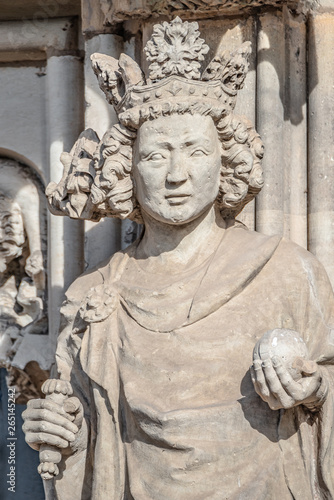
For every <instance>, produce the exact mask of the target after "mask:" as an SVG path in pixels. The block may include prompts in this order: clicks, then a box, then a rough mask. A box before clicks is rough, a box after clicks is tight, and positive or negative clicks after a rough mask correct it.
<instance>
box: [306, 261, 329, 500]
mask: <svg viewBox="0 0 334 500" xmlns="http://www.w3.org/2000/svg"><path fill="white" fill-rule="evenodd" d="M304 269H305V271H306V274H307V281H308V283H309V287H308V294H309V307H308V308H306V310H305V311H303V310H302V313H303V314H304V332H307V333H306V335H307V338H305V341H306V343H307V345H308V348H309V352H310V358H311V359H314V360H315V361H317V363H318V364H319V366H320V369H321V371H322V374H323V378H324V381H323V383H322V387H323V389H324V391H325V390H326V387H327V388H328V393H327V394H325V393H324V392H323V393H322V394H320V397H323V398H324V402H323V403H322V405H321V408H320V409H319V410H318V412H317V423H318V433H317V434H318V435H317V443H316V446H317V447H318V464H317V467H318V475H319V481H320V489H321V492H322V495H323V497H324V498H334V427H333V422H334V294H333V289H332V286H331V284H330V281H329V279H328V276H327V273H326V271H325V269H324V268H323V266H322V264H320V262H319V261H317V260H316V259H315V258H314V257H313V256H311V257H309V259H308V260H306V261H304ZM320 392H321V391H320ZM321 498H322V497H321Z"/></svg>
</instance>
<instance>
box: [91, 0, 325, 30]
mask: <svg viewBox="0 0 334 500" xmlns="http://www.w3.org/2000/svg"><path fill="white" fill-rule="evenodd" d="M100 4H101V9H102V10H103V12H104V14H105V21H104V23H106V22H107V23H110V24H113V23H115V22H121V21H123V20H125V19H129V18H130V19H133V18H142V19H147V18H149V17H151V16H155V17H157V16H175V15H179V16H181V17H182V18H183V19H200V18H201V17H202V18H203V17H214V16H217V15H236V14H239V15H240V14H244V13H250V12H252V11H254V10H258V9H261V8H263V7H264V8H268V7H271V8H277V9H282V7H283V6H285V5H286V6H287V7H289V8H290V9H291V10H294V11H297V12H307V11H308V10H309V9H312V8H316V6H317V2H315V1H313V0H238V1H236V0H223V1H221V0H219V1H217V0H173V1H166V0H154V1H151V0H136V1H133V0H113V2H110V1H109V0H100Z"/></svg>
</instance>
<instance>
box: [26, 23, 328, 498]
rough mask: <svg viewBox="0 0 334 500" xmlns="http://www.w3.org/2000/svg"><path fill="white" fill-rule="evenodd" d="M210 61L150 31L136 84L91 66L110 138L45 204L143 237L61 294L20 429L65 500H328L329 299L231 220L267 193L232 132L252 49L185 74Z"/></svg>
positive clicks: (252, 150)
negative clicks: (54, 342)
mask: <svg viewBox="0 0 334 500" xmlns="http://www.w3.org/2000/svg"><path fill="white" fill-rule="evenodd" d="M269 20H270V18H269V17H266V18H263V19H262V26H264V25H265V23H266V22H268V21H269ZM276 27H277V32H276V30H275V33H274V35H273V37H272V39H271V41H272V43H273V44H274V45H275V48H277V53H276V54H275V51H274V54H273V52H271V53H270V54H269V55H271V56H272V57H271V63H274V64H277V65H278V66H279V63H280V62H281V56H282V47H283V46H282V45H280V44H278V41H279V40H280V35H281V34H282V32H283V30H282V27H281V24H280V22H279V19H278V21H277V26H276ZM260 41H261V43H260V44H259V50H260V51H261V50H262V51H263V52H262V54H261V56H264V52H265V50H266V49H268V48H271V47H267V45H266V44H267V42H268V40H267V39H266V38H265V37H263V39H262V40H260ZM276 44H277V47H276ZM207 52H208V50H207V48H206V46H205V44H204V43H203V41H202V40H201V39H200V38H199V33H198V25H197V23H194V24H189V23H187V22H186V23H182V22H181V20H180V19H179V18H176V19H175V20H174V21H172V23H170V24H168V23H164V24H163V25H162V26H159V27H155V28H154V29H153V35H152V39H151V42H150V43H149V44H148V45H147V53H148V55H149V59H150V62H151V67H150V68H149V72H148V73H147V74H146V77H144V75H142V74H141V73H140V72H139V70H138V67H137V66H136V65H135V64H134V63H130V61H129V60H128V59H127V58H124V57H122V56H121V57H120V58H119V59H118V60H117V59H116V58H114V57H112V56H109V57H108V56H105V55H101V54H96V55H95V56H94V57H92V59H93V65H94V70H95V73H96V75H97V77H98V80H99V84H100V87H101V89H102V90H103V92H104V93H105V95H106V98H107V101H108V102H111V103H112V104H113V105H114V108H115V111H116V113H117V116H118V120H119V121H118V123H117V124H115V125H113V126H112V127H111V128H110V129H109V130H107V131H106V133H105V134H104V136H103V138H102V140H101V141H98V140H97V138H96V134H95V133H94V132H93V131H85V132H84V133H83V134H81V135H80V137H79V139H78V140H77V142H76V143H75V145H74V147H73V148H72V150H71V152H70V153H66V154H65V155H64V154H63V155H62V162H63V165H64V174H63V177H62V179H59V181H58V184H55V183H52V184H51V185H49V188H48V191H47V195H48V200H49V205H50V208H51V210H52V211H53V212H54V213H57V214H59V215H60V214H61V215H67V216H70V217H71V218H77V219H80V218H82V219H88V220H97V219H99V218H100V217H104V216H109V217H117V218H120V219H126V218H130V219H131V220H135V221H141V222H142V223H143V224H144V231H143V233H142V235H141V237H140V238H138V240H137V241H136V242H135V243H134V244H133V245H131V246H130V247H129V248H128V249H127V250H125V251H121V252H117V253H116V254H115V255H114V256H113V257H112V258H110V259H108V260H107V261H106V262H104V263H103V264H101V265H100V266H98V268H96V269H93V270H92V271H90V272H89V273H86V274H84V275H82V276H81V277H80V278H78V279H77V280H75V281H74V283H73V284H72V285H71V287H70V289H69V290H68V293H67V301H66V303H65V304H64V306H63V308H62V313H63V318H64V321H62V322H61V332H60V335H59V338H58V347H57V371H58V378H56V379H50V380H49V381H48V382H47V384H46V385H45V386H44V388H45V392H46V394H47V398H46V400H34V401H31V402H30V403H29V405H28V409H27V410H26V412H25V413H24V418H25V424H24V430H25V432H26V439H27V442H28V443H29V444H30V445H31V446H32V447H33V448H34V449H36V450H39V451H40V459H41V465H40V467H39V472H40V473H41V474H42V477H43V478H44V479H45V480H46V484H47V489H48V491H49V493H50V494H51V491H50V490H51V489H52V482H50V481H49V480H50V479H51V478H56V481H55V487H56V491H57V495H58V498H61V499H62V500H70V499H71V500H75V499H78V500H79V499H83V498H90V499H92V500H107V499H109V498H126V497H130V496H131V498H133V499H135V500H147V499H148V498H150V499H152V500H161V498H172V499H173V500H174V499H175V500H188V499H189V498H191V499H195V498H201V499H202V498H221V495H222V492H224V493H223V494H224V496H225V497H226V498H240V497H243V498H250V499H251V498H257V499H259V500H267V499H268V495H269V496H270V498H273V499H278V498H280V499H282V500H290V499H291V498H295V499H302V500H314V498H319V499H325V498H331V497H332V496H333V495H334V487H333V484H334V482H333V467H332V448H333V446H334V434H333V428H332V421H333V397H334V394H333V393H334V387H333V375H334V369H333V364H334V352H333V340H332V337H333V332H332V330H331V325H332V324H333V320H334V318H333V316H332V315H333V310H334V297H333V293H332V290H331V286H330V283H329V281H328V279H327V277H326V274H325V272H324V270H323V268H322V266H321V265H320V264H319V263H318V261H317V260H316V259H315V258H314V257H313V256H312V255H311V254H309V253H308V252H307V251H306V250H304V249H302V248H301V247H298V246H297V245H294V244H291V243H289V242H287V241H285V240H284V239H281V238H280V237H279V236H264V235H261V234H258V233H255V232H251V231H248V230H247V229H246V228H245V227H243V226H242V225H241V224H239V223H238V222H237V221H236V220H235V216H236V215H237V214H238V213H239V211H240V210H241V209H242V208H243V206H244V205H245V204H246V203H247V202H249V201H250V200H252V199H253V198H254V197H255V195H256V194H257V193H258V192H259V191H260V189H261V187H262V185H263V180H262V170H261V159H262V155H263V145H262V142H261V139H260V137H259V136H258V134H257V133H256V131H255V130H254V128H253V126H252V124H251V123H250V122H249V121H248V120H247V119H246V118H244V117H239V116H237V115H236V114H235V104H236V96H237V93H238V91H239V90H240V88H241V87H242V86H243V83H244V79H245V76H246V73H247V70H248V66H249V55H250V44H249V43H248V42H246V43H243V44H242V45H241V47H240V48H234V50H233V51H231V52H230V51H229V50H226V48H225V50H221V49H220V50H217V51H216V53H215V55H214V57H213V58H212V60H211V61H209V62H208V61H206V64H205V65H204V67H201V64H200V63H201V62H203V59H204V55H205V54H206V53H207ZM276 55H277V57H276ZM259 62H260V64H261V65H262V64H263V66H265V64H264V62H265V61H264V60H263V58H262V60H260V61H259ZM269 69H270V71H268V73H269V75H268V76H269V78H268V80H267V81H266V80H262V82H263V83H264V84H263V87H262V88H263V92H264V93H267V94H269V93H270V91H271V90H272V88H271V87H273V91H274V93H275V94H277V88H278V84H277V83H278V82H277V75H274V72H273V71H272V68H271V67H270V68H269ZM134 78H135V79H136V83H137V85H133V83H134ZM274 111H277V116H276V120H277V121H276V124H279V123H280V119H279V118H280V113H281V107H280V106H277V107H275V108H274ZM266 124H267V125H268V123H267V122H266ZM262 125H263V123H262ZM263 128H264V129H265V126H263ZM94 149H95V151H94ZM281 193H282V192H281V191H280V192H279V193H278V196H281ZM281 198H283V197H281ZM279 222H280V223H281V221H279ZM266 332H267V333H266ZM268 332H269V333H268ZM263 334H264V335H263ZM256 342H257V346H256V348H255V350H254V353H253V349H254V345H255V343H256ZM252 353H253V354H252ZM252 358H253V365H252V367H251V369H249V364H250V363H251V362H252ZM41 429H42V430H43V433H42V434H41ZM315 438H316V440H317V446H314V439H315ZM63 449H64V451H62V450H63ZM314 464H318V467H316V468H315V467H314Z"/></svg>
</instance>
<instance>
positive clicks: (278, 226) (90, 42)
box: [0, 0, 334, 500]
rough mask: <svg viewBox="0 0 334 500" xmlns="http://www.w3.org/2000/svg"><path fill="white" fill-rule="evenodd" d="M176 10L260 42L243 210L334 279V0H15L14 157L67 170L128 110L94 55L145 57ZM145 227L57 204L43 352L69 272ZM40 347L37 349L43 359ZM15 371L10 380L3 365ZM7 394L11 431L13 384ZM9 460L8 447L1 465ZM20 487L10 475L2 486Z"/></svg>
mask: <svg viewBox="0 0 334 500" xmlns="http://www.w3.org/2000/svg"><path fill="white" fill-rule="evenodd" d="M176 14H182V18H183V19H185V18H188V19H192V20H197V21H198V22H199V25H200V31H201V33H202V38H204V39H205V40H206V42H207V44H208V45H209V46H210V47H211V50H210V53H209V54H208V56H207V59H208V60H209V59H210V58H212V57H213V56H214V53H215V51H216V50H217V49H218V47H221V46H225V45H226V47H227V48H230V49H233V48H236V47H238V46H239V45H240V44H241V43H243V42H244V41H246V40H250V41H251V42H252V45H253V54H252V60H251V66H250V71H249V74H248V76H247V79H246V84H245V87H244V89H243V90H242V91H241V92H240V95H239V99H238V104H237V109H236V111H237V113H239V114H244V115H246V116H247V117H248V118H249V119H251V120H252V121H253V122H254V123H255V124H256V128H257V130H258V132H259V133H260V134H261V137H262V139H263V141H264V144H265V150H266V153H265V158H264V161H263V167H264V172H265V186H264V188H263V190H262V192H261V194H260V195H259V196H258V198H257V200H256V201H255V202H253V203H252V204H251V205H249V206H248V207H246V209H245V210H244V212H243V213H242V214H241V215H240V219H241V220H242V221H243V222H245V223H246V225H247V226H248V227H249V228H250V229H256V230H258V231H261V232H264V233H266V234H282V235H284V236H286V237H288V238H290V239H292V240H293V241H295V242H296V243H298V244H299V245H302V246H303V247H305V248H308V249H309V250H310V251H311V252H313V253H314V254H315V255H316V256H317V257H318V258H319V259H320V260H321V261H322V263H323V264H324V266H325V268H326V269H327V272H328V274H329V276H330V278H331V281H332V283H333V284H334V145H333V144H334V0H323V1H322V2H320V4H319V3H317V6H316V7H315V2H312V1H311V0H310V1H307V0H305V1H299V2H298V1H297V0H296V1H290V2H286V1H283V0H282V1H281V0H275V1H274V0H273V1H268V2H266V1H264V0H263V1H262V0H261V1H253V0H247V1H246V0H240V1H239V2H238V1H234V0H233V1H232V0H229V1H220V2H217V1H214V0H212V1H211V2H210V1H207V0H206V1H205V2H203V1H201V0H191V1H190V0H189V1H188V0H184V1H179V0H177V1H171V2H163V1H162V0H155V1H150V2H149V1H148V0H147V1H146V0H127V1H124V0H114V1H112V0H81V2H80V0H47V1H46V2H45V1H41V0H27V1H25V2H22V1H21V0H17V1H16V2H11V1H10V0H3V2H2V7H1V9H0V120H1V125H2V126H1V127H0V156H1V157H2V158H5V159H7V158H9V159H14V160H16V161H19V162H20V163H21V164H23V165H25V166H26V167H27V168H30V169H31V171H32V172H36V173H37V174H38V176H39V177H40V178H41V180H42V181H43V182H44V184H45V185H46V184H47V183H48V182H49V181H50V180H53V181H58V180H59V179H60V177H61V174H62V165H61V163H60V161H59V156H60V154H61V152H62V151H64V150H65V151H69V150H70V149H71V147H72V145H73V144H74V142H75V140H76V138H77V136H78V135H79V133H80V132H81V131H82V130H83V129H84V128H88V127H91V128H93V129H95V130H96V131H97V133H98V134H99V135H100V136H101V135H102V134H103V133H104V132H105V131H106V129H107V128H108V127H110V125H112V124H113V123H114V122H115V115H114V113H113V110H112V109H111V108H110V106H109V105H108V104H107V102H106V101H105V98H104V95H103V93H102V91H101V90H100V89H99V87H98V85H97V81H96V78H95V76H94V74H93V71H92V70H91V67H90V61H89V56H90V55H91V54H92V53H93V52H103V53H106V54H109V55H112V56H113V57H118V56H119V55H120V53H121V52H125V53H127V54H128V55H130V56H131V57H133V58H135V59H136V60H137V62H139V63H141V64H143V65H144V64H145V63H144V60H143V56H142V48H143V46H144V45H145V43H146V41H147V39H148V38H149V36H150V34H151V31H152V26H153V24H154V23H156V22H158V21H161V20H166V19H168V18H171V17H173V16H175V15H176ZM0 191H1V185H0ZM137 234H138V228H137V227H136V226H135V225H134V223H132V222H129V221H124V222H120V221H118V220H112V219H106V220H103V221H101V222H100V223H92V222H80V221H71V220H69V219H67V218H62V217H54V216H51V215H50V214H49V215H48V258H47V290H48V337H47V342H45V339H44V342H43V343H42V342H41V343H40V344H38V345H39V346H40V347H39V349H40V352H38V356H42V357H44V359H45V360H50V359H52V353H53V350H54V346H55V343H56V337H57V330H58V324H59V316H58V315H59V307H60V305H61V303H62V300H63V298H64V291H65V290H66V288H67V287H68V286H69V284H70V283H71V282H72V281H73V280H74V279H75V278H76V277H77V276H78V275H79V274H81V272H83V271H84V270H85V269H87V268H90V267H93V266H94V265H96V264H97V263H98V262H100V261H101V260H103V259H104V258H106V257H108V256H109V255H110V254H111V253H113V252H115V251H117V250H118V249H119V248H124V247H126V246H127V245H128V244H129V243H131V242H132V241H133V240H134V239H135V238H136V236H137ZM287 266H288V263H287ZM36 348H37V347H35V349H36ZM36 357H37V354H36V352H31V359H32V360H33V359H36ZM49 365H50V368H51V362H50V361H49ZM1 377H2V387H4V382H3V381H4V373H3V372H2V375H1ZM0 406H1V408H2V411H0V427H1V429H2V431H1V433H3V432H5V430H4V429H5V421H4V419H6V396H5V391H4V389H2V392H1V404H0ZM21 411H22V408H21V407H20V409H19V411H18V412H17V427H20V426H21V418H20V413H21ZM18 439H19V442H20V448H19V450H20V451H19V454H18V460H19V464H20V465H19V469H20V478H21V479H20V481H21V485H22V484H24V485H25V487H24V488H23V489H22V490H20V493H19V494H17V497H16V498H18V499H19V500H25V499H27V500H28V499H30V498H34V499H36V500H39V498H40V499H42V498H43V494H42V493H41V488H40V486H41V484H40V483H39V486H36V485H35V482H34V483H31V482H30V481H32V479H31V477H32V474H34V471H35V467H36V463H35V462H37V454H36V453H34V452H32V451H31V450H30V449H29V448H28V446H26V445H25V444H24V442H23V437H22V434H21V432H20V431H18ZM32 456H34V457H35V458H36V460H35V461H34V459H33V460H32V459H31V457H32ZM6 467H7V464H6V456H5V454H4V453H2V454H1V455H0V468H1V470H5V469H6ZM36 477H37V480H38V476H35V479H36ZM37 482H38V481H37ZM30 485H31V488H30ZM34 488H37V489H36V490H34ZM32 491H34V494H32ZM10 495H11V493H9V492H8V491H7V489H6V485H5V484H4V483H1V482H0V497H1V498H3V499H4V500H7V498H8V499H9V498H11V496H10Z"/></svg>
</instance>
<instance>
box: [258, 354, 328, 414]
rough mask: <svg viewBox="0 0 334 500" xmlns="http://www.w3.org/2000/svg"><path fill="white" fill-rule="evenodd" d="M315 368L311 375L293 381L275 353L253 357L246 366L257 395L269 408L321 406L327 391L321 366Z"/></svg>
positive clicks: (311, 407)
mask: <svg viewBox="0 0 334 500" xmlns="http://www.w3.org/2000/svg"><path fill="white" fill-rule="evenodd" d="M316 366H317V368H316V370H315V371H314V373H313V374H312V375H308V376H302V377H301V378H300V379H299V380H298V381H296V380H294V379H293V378H292V376H291V374H290V373H289V371H288V369H287V368H286V367H285V366H284V364H283V363H282V361H281V359H280V358H279V357H278V356H274V357H273V358H272V359H265V360H264V361H263V360H261V359H254V360H253V365H252V366H251V368H250V372H251V377H252V381H253V384H254V388H255V391H256V392H257V394H258V395H259V396H260V397H261V398H262V399H263V401H265V402H266V403H268V405H269V407H270V408H271V409H272V410H278V409H280V408H285V409H288V408H292V407H294V406H297V405H301V404H302V405H305V406H307V407H308V408H310V409H313V408H316V407H317V406H318V405H321V403H322V401H323V400H324V399H325V396H326V393H327V383H326V381H325V379H324V372H323V370H324V369H323V368H321V367H320V366H319V365H316Z"/></svg>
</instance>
